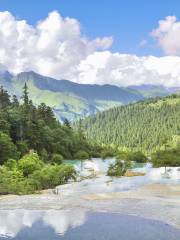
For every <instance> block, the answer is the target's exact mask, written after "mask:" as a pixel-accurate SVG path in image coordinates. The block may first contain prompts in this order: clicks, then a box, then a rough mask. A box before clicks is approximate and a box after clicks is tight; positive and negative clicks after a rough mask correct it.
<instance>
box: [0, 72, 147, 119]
mask: <svg viewBox="0 0 180 240" xmlns="http://www.w3.org/2000/svg"><path fill="white" fill-rule="evenodd" d="M25 82H26V83H27V85H28V89H29V96H30V98H31V99H32V100H33V102H34V103H35V104H36V105H38V104H40V103H41V102H44V103H45V104H47V105H48V106H50V107H52V108H53V110H54V112H55V114H56V116H57V118H58V119H60V120H63V119H64V118H68V119H69V120H75V119H78V118H80V117H85V116H88V115H91V114H95V113H97V112H99V111H102V110H105V109H108V108H111V107H115V106H119V105H124V104H128V103H130V102H136V101H138V100H140V99H143V96H142V95H141V94H140V93H139V92H137V91H136V90H132V89H129V88H119V87H116V86H111V85H104V86H100V85H89V84H77V83H73V82H70V81H68V80H55V79H53V78H49V77H44V76H41V75H39V74H36V73H34V72H25V73H20V74H18V75H17V76H15V77H13V76H11V75H10V74H9V73H5V74H3V75H1V76H0V85H3V86H4V87H5V88H6V89H7V90H8V91H9V92H10V93H11V94H16V95H17V96H18V97H19V98H20V96H21V91H22V88H23V86H24V84H25Z"/></svg>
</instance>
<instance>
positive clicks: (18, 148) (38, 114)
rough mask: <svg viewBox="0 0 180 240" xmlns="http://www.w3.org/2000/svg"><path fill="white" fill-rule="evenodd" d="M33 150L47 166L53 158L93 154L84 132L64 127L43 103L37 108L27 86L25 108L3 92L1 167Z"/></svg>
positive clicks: (0, 92)
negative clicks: (55, 156)
mask: <svg viewBox="0 0 180 240" xmlns="http://www.w3.org/2000/svg"><path fill="white" fill-rule="evenodd" d="M31 149H33V150H34V151H36V152H37V153H38V155H39V156H41V158H42V160H43V161H44V162H51V159H52V156H53V155H54V154H60V155H62V157H63V158H65V159H74V158H75V155H76V154H77V153H78V152H79V151H84V152H87V154H88V155H90V154H91V152H92V150H93V147H92V146H91V145H90V144H89V142H88V141H87V139H86V137H85V136H84V133H83V131H82V129H81V128H79V129H78V131H75V130H74V129H72V128H71V125H70V122H69V121H68V120H65V122H64V124H61V123H60V122H59V121H57V120H56V118H55V116H54V114H53V111H52V109H51V108H50V107H48V106H46V105H45V104H44V103H41V104H40V105H39V106H34V105H33V103H32V101H31V100H30V99H29V95H28V86H27V84H25V85H24V88H23V96H22V104H19V102H18V100H17V97H16V96H13V98H12V100H11V98H10V96H9V95H8V93H7V91H5V90H4V89H3V88H2V87H1V88H0V164H3V163H4V162H5V161H7V159H9V158H15V159H18V158H19V157H22V156H24V155H25V154H27V153H28V152H29V151H30V150H31Z"/></svg>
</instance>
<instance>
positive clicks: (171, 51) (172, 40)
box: [151, 16, 180, 55]
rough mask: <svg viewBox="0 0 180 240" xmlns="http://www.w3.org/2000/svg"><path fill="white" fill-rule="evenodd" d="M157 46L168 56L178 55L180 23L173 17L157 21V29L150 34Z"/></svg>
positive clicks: (179, 48)
mask: <svg viewBox="0 0 180 240" xmlns="http://www.w3.org/2000/svg"><path fill="white" fill-rule="evenodd" d="M151 35H152V36H153V37H155V38H156V39H157V40H158V43H159V46H160V47H161V48H162V49H163V50H164V52H165V53H166V54H168V55H180V22H178V21H177V19H176V17H175V16H168V17H166V18H165V19H164V20H160V21H159V26H158V28H156V29H154V30H153V31H152V32H151Z"/></svg>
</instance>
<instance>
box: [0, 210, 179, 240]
mask: <svg viewBox="0 0 180 240" xmlns="http://www.w3.org/2000/svg"><path fill="white" fill-rule="evenodd" d="M0 239H1V240H4V239H8V240H10V239H12V240H178V239H180V230H178V229H176V228H173V227H171V226H170V225H167V224H164V223H162V222H159V221H153V220H147V219H144V218H141V217H136V216H129V215H119V214H112V213H85V212H83V211H72V212H71V211H53V210H52V211H50V210H49V211H44V212H43V211H42V212H38V211H29V212H28V211H23V210H19V211H17V210H16V212H13V211H9V212H8V211H6V212H0Z"/></svg>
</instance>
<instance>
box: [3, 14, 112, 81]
mask: <svg viewBox="0 0 180 240" xmlns="http://www.w3.org/2000/svg"><path fill="white" fill-rule="evenodd" d="M112 42H113V39H112V37H105V38H97V39H93V40H89V39H87V38H86V37H85V36H83V35H82V33H81V27H80V23H79V22H78V21H77V20H76V19H73V18H68V17H67V18H64V19H63V18H62V17H61V15H60V14H59V13H58V12H56V11H54V12H51V13H50V14H49V16H48V17H47V18H46V19H45V20H43V21H40V22H39V23H38V24H37V25H36V26H35V27H32V26H30V25H28V24H27V22H26V21H24V20H22V21H19V20H17V19H15V17H14V16H12V15H11V13H9V12H0V63H2V64H3V65H5V66H7V67H8V69H9V70H10V71H11V72H13V73H19V72H21V71H28V70H34V71H37V72H39V73H41V74H45V75H49V76H52V77H57V78H59V77H62V78H67V79H72V78H73V76H74V75H75V74H76V68H77V66H78V64H79V62H80V61H81V60H82V59H84V58H86V57H87V56H88V55H89V54H91V53H93V52H94V51H96V50H104V49H106V48H109V47H110V46H111V44H112Z"/></svg>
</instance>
